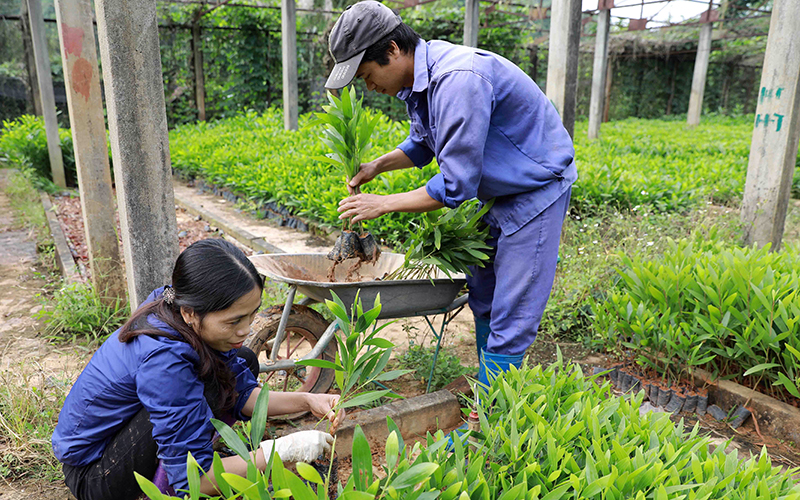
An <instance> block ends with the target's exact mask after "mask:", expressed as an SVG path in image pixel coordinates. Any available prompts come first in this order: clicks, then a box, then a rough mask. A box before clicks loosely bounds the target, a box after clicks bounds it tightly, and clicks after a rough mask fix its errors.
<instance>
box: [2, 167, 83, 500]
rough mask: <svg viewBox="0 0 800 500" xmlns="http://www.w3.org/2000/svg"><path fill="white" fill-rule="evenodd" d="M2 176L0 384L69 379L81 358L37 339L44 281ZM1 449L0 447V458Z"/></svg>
mask: <svg viewBox="0 0 800 500" xmlns="http://www.w3.org/2000/svg"><path fill="white" fill-rule="evenodd" d="M8 175H9V171H8V170H0V378H2V380H3V383H4V384H7V383H12V384H28V383H29V384H42V383H45V381H46V380H52V381H56V380H64V379H72V378H74V377H75V376H77V374H78V373H79V372H80V369H81V368H82V367H83V366H84V364H85V362H86V359H87V354H86V353H84V352H80V351H79V350H76V349H70V348H65V349H58V348H55V347H54V346H53V345H51V344H50V343H48V342H47V340H46V339H45V338H43V336H42V329H43V328H42V324H41V322H40V321H39V320H37V319H36V318H35V317H34V316H35V314H36V313H37V312H38V311H39V310H40V309H41V307H42V306H41V304H40V302H39V299H38V297H37V295H38V294H39V293H41V292H42V291H43V290H44V287H45V286H46V285H47V280H46V279H45V277H44V276H43V275H42V274H41V272H42V271H43V270H42V269H41V268H40V267H39V266H38V258H37V255H36V242H35V240H34V236H33V235H32V234H30V232H29V231H27V230H25V229H24V228H23V227H22V226H21V224H20V223H19V221H17V220H16V219H15V218H14V216H13V213H12V211H11V207H10V204H9V200H8V197H7V196H6V194H5V184H6V179H7V178H8ZM5 446H6V444H4V443H3V442H2V441H0V454H3V448H4V447H5ZM71 498H73V497H72V495H70V493H69V491H68V490H67V488H66V486H64V484H63V483H42V482H30V483H7V482H6V484H5V485H4V486H2V487H0V499H2V500H23V499H26V500H27V499H31V500H33V499H37V500H38V499H44V500H66V499H71Z"/></svg>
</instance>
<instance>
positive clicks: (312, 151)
mask: <svg viewBox="0 0 800 500" xmlns="http://www.w3.org/2000/svg"><path fill="white" fill-rule="evenodd" d="M374 113H376V114H378V115H379V121H378V124H377V127H376V129H375V132H374V134H373V136H372V137H373V139H372V149H371V154H372V155H374V156H378V155H380V154H382V153H384V152H387V151H390V150H391V149H393V148H394V147H395V146H397V145H398V144H399V143H400V142H401V141H402V140H403V139H404V138H405V137H406V134H407V131H408V124H407V123H405V122H395V121H392V120H390V119H388V118H386V117H385V116H383V115H381V114H380V112H378V111H375V112H374ZM312 119H313V115H311V114H308V115H303V116H301V117H300V126H301V129H300V130H299V131H298V132H287V131H285V130H284V129H283V119H282V114H281V112H280V111H279V110H275V109H270V110H268V111H267V112H265V113H263V114H256V113H252V112H251V113H247V114H242V115H238V116H236V117H233V118H228V119H224V120H219V121H215V122H208V123H206V122H202V123H197V124H192V125H183V126H179V127H177V128H175V129H174V130H172V131H170V153H171V159H172V166H173V169H174V170H175V172H176V173H177V174H179V175H182V176H184V177H189V178H195V177H198V178H202V179H204V180H205V181H206V182H208V183H212V184H214V185H217V186H218V187H220V188H225V189H228V190H230V191H232V192H235V193H237V194H239V195H241V196H242V197H244V198H246V199H248V200H250V201H251V202H252V203H253V206H254V208H256V207H259V206H261V205H264V204H266V203H268V202H272V203H274V204H276V205H279V206H283V207H286V208H288V209H289V210H291V211H292V212H293V213H294V214H295V215H299V216H301V217H303V218H306V219H307V220H309V221H311V222H314V223H316V224H318V225H320V226H322V227H327V228H335V227H339V225H340V222H339V220H338V212H337V211H336V208H337V207H338V202H339V200H340V199H341V198H343V197H344V196H346V192H345V190H344V187H343V184H342V179H340V178H339V177H340V175H341V174H338V173H337V172H336V171H335V170H334V169H333V168H331V166H329V165H327V164H325V163H323V162H319V161H317V160H314V159H313V157H315V156H316V157H319V156H322V155H324V154H325V153H327V152H328V151H329V149H328V147H327V146H326V145H325V144H324V143H323V141H322V140H321V134H322V127H321V126H309V123H311V121H312ZM603 127H604V128H603V134H602V139H601V140H599V141H588V140H586V139H585V133H584V131H583V129H584V128H585V124H579V125H578V128H577V130H576V134H575V136H576V144H575V148H576V158H577V159H578V160H577V161H578V171H579V179H578V182H577V183H576V185H575V186H574V189H573V194H572V207H573V210H574V211H576V212H578V213H581V214H591V213H594V212H595V211H597V209H598V208H599V207H607V206H613V207H617V208H622V209H626V208H633V207H635V206H637V205H643V204H650V205H652V206H654V207H655V208H656V209H658V210H660V211H681V210H685V209H687V208H689V207H691V206H693V205H695V204H697V203H698V202H699V201H701V200H702V201H713V202H716V203H721V204H729V205H734V206H735V205H738V203H739V200H740V199H741V196H742V192H743V187H744V179H745V174H746V171H747V159H748V152H749V147H750V134H751V131H752V125H751V119H750V117H738V118H728V117H708V118H705V119H704V122H703V124H702V125H700V126H699V127H698V128H697V129H695V130H694V131H692V132H691V133H690V132H688V131H687V130H686V128H685V125H684V123H683V122H679V121H661V120H640V119H629V120H624V121H619V122H612V123H608V124H605V125H604V126H603ZM61 134H62V150H63V151H64V154H65V165H66V169H67V173H68V180H69V179H75V178H76V176H75V174H74V169H75V162H74V159H73V158H72V155H71V151H72V143H71V139H70V137H69V131H62V133H61ZM0 151H2V153H0V154H2V155H3V157H5V158H6V159H9V160H16V161H17V162H18V163H20V164H22V165H29V166H30V168H33V169H35V170H36V171H37V172H39V173H40V174H42V175H45V176H46V175H47V172H48V171H49V162H48V160H47V144H46V139H45V134H44V127H43V125H42V123H41V120H39V119H35V118H32V117H22V118H20V119H18V120H16V121H14V122H5V123H4V125H3V130H2V134H0ZM368 159H369V158H365V160H368ZM798 170H800V169H798ZM437 171H438V166H437V165H436V163H435V161H434V162H433V163H432V164H430V165H428V166H425V167H424V168H422V169H409V170H403V171H396V172H392V173H389V174H384V175H382V176H381V177H380V178H378V179H376V181H373V182H372V183H370V184H368V185H367V186H366V187H365V190H366V191H369V192H373V193H378V194H384V193H392V192H400V191H406V190H409V189H415V188H417V187H420V186H423V185H424V184H425V182H426V181H427V179H429V178H430V177H431V176H433V175H434V174H435V173H436V172H437ZM794 192H795V194H796V195H798V196H800V173H796V177H795V190H794ZM413 219H414V216H413V215H409V214H391V215H387V216H384V217H382V218H380V219H379V220H377V221H373V222H370V223H369V229H370V231H371V232H372V233H373V234H375V235H376V236H378V237H380V238H382V239H383V240H384V242H385V243H387V244H389V245H402V243H403V242H404V239H405V237H406V235H407V234H408V227H409V224H410V223H411V221H412V220H413Z"/></svg>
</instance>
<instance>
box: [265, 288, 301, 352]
mask: <svg viewBox="0 0 800 500" xmlns="http://www.w3.org/2000/svg"><path fill="white" fill-rule="evenodd" d="M295 293H297V286H295V285H289V293H288V294H287V295H286V304H285V305H284V306H283V314H281V321H280V323H278V331H277V332H275V343H274V344H272V352H271V353H270V356H269V359H270V361H272V362H273V363H275V362H276V361H277V360H278V350H279V349H280V348H281V343H282V342H283V336H284V334H285V333H286V322H287V321H289V314H291V312H292V304H294V295H295Z"/></svg>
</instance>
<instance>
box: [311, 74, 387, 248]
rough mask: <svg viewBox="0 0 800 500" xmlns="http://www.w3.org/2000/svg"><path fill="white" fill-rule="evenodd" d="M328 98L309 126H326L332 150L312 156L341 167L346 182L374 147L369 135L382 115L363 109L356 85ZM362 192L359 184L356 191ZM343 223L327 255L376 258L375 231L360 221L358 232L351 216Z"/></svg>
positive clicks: (323, 136)
mask: <svg viewBox="0 0 800 500" xmlns="http://www.w3.org/2000/svg"><path fill="white" fill-rule="evenodd" d="M328 101H329V102H330V105H328V106H323V107H322V109H324V110H325V113H316V119H315V120H314V121H312V122H311V123H310V125H309V126H318V125H324V126H325V128H324V129H323V134H322V142H324V143H325V145H326V146H328V147H329V148H330V149H331V152H330V153H328V154H327V155H325V156H315V157H314V158H313V159H315V160H318V161H321V162H324V163H328V164H330V165H333V166H334V167H336V168H338V169H339V170H340V171H341V172H342V173H343V174H344V178H345V179H344V182H345V184H347V183H349V182H350V179H352V178H353V177H354V176H355V175H356V174H357V173H358V172H359V170H360V169H361V160H362V159H363V158H364V157H365V155H366V153H367V151H369V149H370V148H371V147H372V142H371V141H370V138H371V136H372V131H373V130H374V129H375V125H377V124H378V120H379V117H378V115H375V116H370V113H369V112H368V111H367V110H366V109H364V107H363V105H362V101H363V99H356V90H355V87H350V88H349V89H348V88H347V87H345V88H344V89H342V98H341V99H339V98H337V97H336V96H334V95H333V94H331V93H330V92H329V93H328ZM359 192H360V190H359V188H358V187H356V188H355V194H358V193H359ZM342 224H343V225H342V234H340V235H339V237H338V238H337V239H336V243H335V244H334V246H333V249H332V250H331V251H330V253H328V258H329V259H330V260H332V261H334V262H337V263H338V262H341V261H343V260H346V259H352V258H356V257H357V258H358V259H359V261H366V262H375V261H377V260H378V257H380V254H381V250H380V247H379V246H378V243H377V242H376V241H375V238H374V237H373V236H372V234H370V233H369V232H367V231H364V228H363V226H362V224H361V223H358V228H357V231H356V230H354V229H356V228H354V227H353V224H352V223H351V222H350V220H349V219H348V220H345V221H344V222H343V223H342Z"/></svg>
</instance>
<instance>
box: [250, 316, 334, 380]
mask: <svg viewBox="0 0 800 500" xmlns="http://www.w3.org/2000/svg"><path fill="white" fill-rule="evenodd" d="M337 328H339V324H338V323H337V322H336V321H334V322H332V323H331V324H330V325H328V328H327V329H326V330H325V333H323V334H322V337H320V339H319V340H318V341H317V344H316V345H315V346H314V348H313V349H311V352H309V353H308V354H306V355H305V356H303V358H302V359H303V360H306V359H315V358H317V357H319V355H320V354H322V351H324V350H325V348H326V347H328V344H329V343H330V341H331V339H332V338H333V336H334V335H335V334H336V329H337ZM294 367H295V360H293V359H282V360H280V361H278V362H276V363H259V365H258V371H259V372H260V373H267V372H274V371H278V370H288V369H290V368H294Z"/></svg>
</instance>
